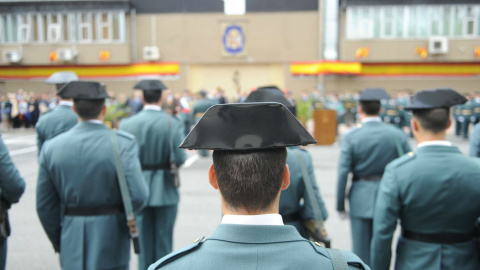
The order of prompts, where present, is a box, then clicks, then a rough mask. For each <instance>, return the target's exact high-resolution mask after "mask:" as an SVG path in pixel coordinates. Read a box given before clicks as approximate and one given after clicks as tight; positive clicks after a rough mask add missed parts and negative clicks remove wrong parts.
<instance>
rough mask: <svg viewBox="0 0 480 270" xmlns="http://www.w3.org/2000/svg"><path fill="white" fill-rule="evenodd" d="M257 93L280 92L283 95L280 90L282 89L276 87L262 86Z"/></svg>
mask: <svg viewBox="0 0 480 270" xmlns="http://www.w3.org/2000/svg"><path fill="white" fill-rule="evenodd" d="M256 91H273V92H277V91H278V92H280V93H282V95H283V92H282V90H280V88H278V87H277V86H275V85H267V86H260V87H258V88H257V90H256Z"/></svg>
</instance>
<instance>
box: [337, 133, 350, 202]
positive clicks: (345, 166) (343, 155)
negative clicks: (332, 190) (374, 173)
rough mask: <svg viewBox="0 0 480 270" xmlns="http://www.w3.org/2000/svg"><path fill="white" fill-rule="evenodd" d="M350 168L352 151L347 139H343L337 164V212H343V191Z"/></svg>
mask: <svg viewBox="0 0 480 270" xmlns="http://www.w3.org/2000/svg"><path fill="white" fill-rule="evenodd" d="M351 168H352V149H351V145H350V143H349V142H348V137H344V139H343V140H342V142H341V144H340V160H339V162H338V181H337V211H345V189H346V187H347V180H348V173H349V172H350V170H351Z"/></svg>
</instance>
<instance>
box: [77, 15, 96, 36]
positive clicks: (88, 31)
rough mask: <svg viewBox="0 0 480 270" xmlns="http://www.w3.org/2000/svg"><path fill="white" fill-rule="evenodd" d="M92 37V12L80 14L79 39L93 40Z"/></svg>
mask: <svg viewBox="0 0 480 270" xmlns="http://www.w3.org/2000/svg"><path fill="white" fill-rule="evenodd" d="M92 39H93V35H92V14H91V13H83V14H82V13H80V14H78V41H79V42H91V41H92Z"/></svg>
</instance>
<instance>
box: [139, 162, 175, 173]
mask: <svg viewBox="0 0 480 270" xmlns="http://www.w3.org/2000/svg"><path fill="white" fill-rule="evenodd" d="M169 169H170V164H168V163H167V164H155V165H142V171H156V170H169Z"/></svg>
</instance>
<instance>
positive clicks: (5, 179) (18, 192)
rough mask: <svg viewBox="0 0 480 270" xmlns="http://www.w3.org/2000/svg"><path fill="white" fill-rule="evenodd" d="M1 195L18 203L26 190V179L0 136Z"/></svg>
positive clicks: (11, 201) (9, 200)
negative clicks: (21, 174)
mask: <svg viewBox="0 0 480 270" xmlns="http://www.w3.org/2000/svg"><path fill="white" fill-rule="evenodd" d="M0 175H1V177H0V196H1V197H2V198H3V199H5V200H6V201H7V202H9V203H16V202H18V200H19V199H20V196H22V194H23V192H24V191H25V181H24V180H23V178H22V177H21V176H20V173H19V172H18V170H17V167H16V166H15V164H14V163H13V161H12V158H11V157H10V154H9V153H8V149H7V147H6V146H5V143H4V142H3V139H2V138H1V136H0Z"/></svg>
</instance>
